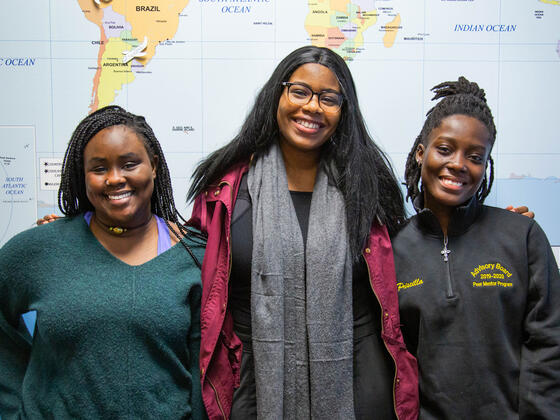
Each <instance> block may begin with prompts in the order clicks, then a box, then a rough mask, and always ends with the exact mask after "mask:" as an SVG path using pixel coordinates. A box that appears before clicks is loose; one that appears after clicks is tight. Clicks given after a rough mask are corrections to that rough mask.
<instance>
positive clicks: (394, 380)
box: [362, 252, 400, 420]
mask: <svg viewBox="0 0 560 420" xmlns="http://www.w3.org/2000/svg"><path fill="white" fill-rule="evenodd" d="M362 257H364V261H365V263H366V268H367V271H368V278H369V287H371V291H372V292H373V295H374V296H375V299H377V303H378V304H379V307H380V308H381V331H382V332H383V331H384V330H385V328H384V327H383V315H384V309H383V305H381V301H380V300H379V297H378V296H377V293H375V289H374V288H373V285H372V284H371V272H370V270H369V265H368V263H367V259H366V256H365V255H364V253H363V252H362ZM381 339H382V340H381V341H383V345H384V346H385V350H387V353H389V356H391V359H393V364H394V365H395V375H394V376H393V411H394V412H395V416H396V417H397V420H400V417H399V414H398V413H397V401H396V396H395V388H396V387H397V361H396V360H395V358H394V357H393V353H391V352H390V351H389V347H387V343H385V340H383V337H381Z"/></svg>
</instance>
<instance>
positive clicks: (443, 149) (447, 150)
mask: <svg viewBox="0 0 560 420" xmlns="http://www.w3.org/2000/svg"><path fill="white" fill-rule="evenodd" d="M436 149H437V151H438V152H439V153H440V154H442V155H448V154H449V153H451V148H450V147H449V146H447V145H446V144H440V145H438V146H437V148H436Z"/></svg>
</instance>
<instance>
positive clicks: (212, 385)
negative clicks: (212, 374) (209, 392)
mask: <svg viewBox="0 0 560 420" xmlns="http://www.w3.org/2000/svg"><path fill="white" fill-rule="evenodd" d="M206 379H207V380H208V383H209V384H210V386H211V387H212V389H213V390H214V394H216V401H217V402H218V408H219V409H220V412H221V413H222V417H223V418H224V420H225V419H226V414H225V413H224V409H223V408H222V403H221V402H220V397H218V391H217V390H216V387H215V386H214V384H213V383H212V381H211V380H210V378H209V377H208V376H206Z"/></svg>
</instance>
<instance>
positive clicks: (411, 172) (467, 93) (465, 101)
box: [404, 76, 496, 203]
mask: <svg viewBox="0 0 560 420" xmlns="http://www.w3.org/2000/svg"><path fill="white" fill-rule="evenodd" d="M431 90H432V91H433V92H435V95H434V97H433V98H432V101H434V100H438V99H440V98H443V99H442V100H441V101H440V102H439V103H437V104H436V105H435V106H434V107H433V108H432V109H430V110H429V111H428V113H427V114H426V121H425V122H424V126H423V127H422V131H421V132H420V134H419V135H418V137H416V141H415V142H414V144H413V145H412V149H411V150H410V152H409V154H408V158H407V159H406V166H405V171H404V178H405V185H406V189H407V194H406V199H407V200H408V199H409V198H410V199H411V200H412V202H414V200H415V199H416V197H418V196H419V195H420V194H421V190H420V188H419V183H420V178H421V175H420V174H421V167H420V165H419V164H418V162H417V161H416V151H417V150H418V146H419V145H420V144H422V145H424V146H427V143H428V138H429V135H430V133H431V132H432V130H433V129H434V128H437V127H438V126H439V125H440V124H441V121H442V120H443V119H444V118H446V117H449V116H451V115H456V114H461V115H467V116H469V117H473V118H476V119H477V120H479V121H480V122H481V123H482V124H484V125H485V126H486V128H487V130H488V133H489V134H490V147H492V146H493V145H494V141H495V140H496V126H495V125H494V118H493V117H492V111H490V107H489V106H488V104H487V103H486V95H485V93H484V89H481V88H480V87H479V86H478V84H476V83H474V82H469V81H468V80H467V79H466V78H464V77H463V76H461V77H459V80H457V81H456V82H443V83H440V84H439V85H436V86H434V87H433V88H432V89H431ZM488 166H489V167H490V171H489V172H490V174H489V175H488V174H486V173H485V174H484V179H483V180H482V184H481V185H480V188H479V189H478V191H477V192H476V197H477V199H478V201H479V202H480V203H483V202H484V199H485V198H486V197H487V196H488V194H490V189H491V188H492V183H493V182H494V160H493V159H492V156H490V155H489V156H488Z"/></svg>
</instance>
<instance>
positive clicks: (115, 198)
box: [107, 191, 132, 200]
mask: <svg viewBox="0 0 560 420" xmlns="http://www.w3.org/2000/svg"><path fill="white" fill-rule="evenodd" d="M131 195H132V191H128V192H125V193H122V194H115V195H111V194H107V197H109V200H122V199H123V198H127V197H130V196H131Z"/></svg>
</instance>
